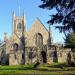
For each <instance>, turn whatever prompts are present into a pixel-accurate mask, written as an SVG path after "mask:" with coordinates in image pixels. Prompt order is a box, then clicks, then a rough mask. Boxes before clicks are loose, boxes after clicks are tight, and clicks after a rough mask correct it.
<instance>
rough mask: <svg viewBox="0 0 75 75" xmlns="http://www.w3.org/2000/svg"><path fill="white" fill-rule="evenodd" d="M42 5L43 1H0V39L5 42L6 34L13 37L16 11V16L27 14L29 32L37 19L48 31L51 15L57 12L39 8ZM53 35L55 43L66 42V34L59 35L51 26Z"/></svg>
mask: <svg viewBox="0 0 75 75" xmlns="http://www.w3.org/2000/svg"><path fill="white" fill-rule="evenodd" d="M41 4H42V2H41V0H0V39H1V40H3V37H4V32H6V33H8V36H11V33H12V13H13V11H15V14H16V15H22V12H23V11H24V12H25V17H26V30H27V31H28V30H29V29H30V28H31V26H32V24H33V23H34V22H35V20H36V18H37V17H38V18H39V19H40V20H41V22H42V23H43V24H44V25H45V27H46V28H47V29H48V27H49V25H48V24H47V21H48V20H49V19H50V16H49V15H51V14H55V13H56V10H55V9H53V10H47V9H42V8H39V7H38V6H39V5H41ZM56 25H58V24H56ZM51 33H52V39H53V43H63V42H64V40H63V37H64V34H63V33H59V30H58V29H55V27H54V26H51Z"/></svg>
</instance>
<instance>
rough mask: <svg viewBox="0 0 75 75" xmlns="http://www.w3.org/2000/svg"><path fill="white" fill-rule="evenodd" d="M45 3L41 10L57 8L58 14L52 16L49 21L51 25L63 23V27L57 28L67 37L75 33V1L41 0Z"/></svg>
mask: <svg viewBox="0 0 75 75" xmlns="http://www.w3.org/2000/svg"><path fill="white" fill-rule="evenodd" d="M41 1H42V2H43V4H42V5H40V6H39V7H40V8H46V9H49V10H52V9H53V8H56V10H57V13H56V14H55V15H51V19H50V20H49V21H48V23H49V24H50V25H53V24H55V23H62V26H56V28H59V30H60V32H64V33H65V35H67V33H69V32H73V33H75V0H41Z"/></svg>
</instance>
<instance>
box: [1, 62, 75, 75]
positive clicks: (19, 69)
mask: <svg viewBox="0 0 75 75" xmlns="http://www.w3.org/2000/svg"><path fill="white" fill-rule="evenodd" d="M33 66H34V64H31V65H29V64H27V65H19V66H0V74H26V75H27V74H29V75H31V74H33V75H34V74H35V75H36V74H42V75H75V67H68V66H67V65H66V64H65V63H63V64H60V63H55V64H51V65H50V64H40V65H39V67H38V68H34V67H33Z"/></svg>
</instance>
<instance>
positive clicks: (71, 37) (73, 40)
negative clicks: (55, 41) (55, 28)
mask: <svg viewBox="0 0 75 75" xmlns="http://www.w3.org/2000/svg"><path fill="white" fill-rule="evenodd" d="M65 45H66V47H68V48H71V49H74V48H75V34H74V33H71V34H68V35H67V36H66V39H65Z"/></svg>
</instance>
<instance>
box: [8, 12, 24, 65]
mask: <svg viewBox="0 0 75 75" xmlns="http://www.w3.org/2000/svg"><path fill="white" fill-rule="evenodd" d="M24 32H25V18H24V13H23V15H22V16H16V15H15V12H13V24H12V39H13V44H12V46H13V47H12V50H11V51H10V54H9V56H10V57H9V64H10V65H18V64H25V44H24V41H25V39H24V37H25V35H24ZM13 62H14V63H13Z"/></svg>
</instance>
